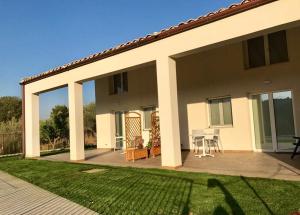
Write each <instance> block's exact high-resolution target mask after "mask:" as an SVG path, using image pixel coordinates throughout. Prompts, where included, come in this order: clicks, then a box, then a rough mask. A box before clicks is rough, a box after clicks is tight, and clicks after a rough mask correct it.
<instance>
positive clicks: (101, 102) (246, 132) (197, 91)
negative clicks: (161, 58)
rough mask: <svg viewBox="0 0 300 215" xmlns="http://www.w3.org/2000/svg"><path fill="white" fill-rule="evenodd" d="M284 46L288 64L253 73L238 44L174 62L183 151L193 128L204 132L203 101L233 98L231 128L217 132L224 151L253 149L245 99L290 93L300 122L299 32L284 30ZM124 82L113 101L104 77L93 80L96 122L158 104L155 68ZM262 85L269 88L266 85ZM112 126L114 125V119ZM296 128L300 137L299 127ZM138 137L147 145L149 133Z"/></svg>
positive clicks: (105, 144) (206, 124)
mask: <svg viewBox="0 0 300 215" xmlns="http://www.w3.org/2000/svg"><path fill="white" fill-rule="evenodd" d="M287 41H288V50H289V62H285V63H279V64H274V65H270V66H264V67H260V68H255V69H245V67H244V56H243V55H244V50H243V45H242V42H239V43H235V44H232V45H226V46H223V47H220V48H215V49H212V50H209V51H204V52H200V53H198V54H193V55H189V56H186V57H183V58H180V59H177V83H178V100H179V105H178V106H179V118H180V136H181V144H182V147H183V148H184V149H190V148H191V147H192V145H191V141H190V137H189V134H190V133H191V130H192V129H201V128H207V127H209V114H208V111H209V110H208V105H207V99H208V98H215V97H222V96H230V97H231V98H232V113H233V126H231V127H221V128H220V129H221V138H222V142H223V146H224V149H225V150H253V145H252V136H251V126H252V125H251V120H250V117H251V113H250V109H249V99H248V98H249V95H250V94H253V93H261V92H271V91H282V90H292V91H293V94H294V98H293V99H294V107H295V121H296V124H299V123H300V87H299V83H300V62H299V60H298V59H300V28H299V27H298V28H293V29H289V30H287ZM128 80H129V92H128V93H126V94H124V95H114V96H110V95H108V79H107V78H102V79H99V80H97V81H96V98H97V114H98V117H100V116H101V114H103V113H104V114H107V113H112V112H113V111H136V110H137V111H140V110H141V107H143V106H151V105H157V85H156V75H155V67H154V66H149V67H145V68H140V69H137V70H136V71H130V72H129V73H128ZM266 80H267V81H270V82H271V83H270V84H265V81H266ZM141 113H142V112H141ZM142 116H143V115H142ZM111 117H114V116H113V115H111ZM110 120H111V119H110ZM111 122H112V123H114V119H113V120H112V121H111ZM298 122H299V123H298ZM108 123H109V122H108V121H105V120H103V121H102V123H101V120H98V122H97V126H98V127H99V128H101V127H105V128H108V127H109V126H108V127H107V125H108ZM112 129H114V128H112ZM297 129H298V132H299V133H300V130H299V127H297ZM113 131H114V130H113ZM106 135H107V134H106V133H105V132H104V131H102V130H101V129H100V130H99V132H98V139H100V142H99V144H100V145H99V147H100V148H111V145H110V144H109V141H107V138H106V137H105V136H106ZM143 136H144V139H145V140H146V141H145V142H147V140H148V137H149V134H148V132H145V131H144V132H143ZM101 140H103V141H101ZM113 141H114V140H113Z"/></svg>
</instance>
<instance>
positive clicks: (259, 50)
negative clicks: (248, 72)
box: [246, 31, 288, 68]
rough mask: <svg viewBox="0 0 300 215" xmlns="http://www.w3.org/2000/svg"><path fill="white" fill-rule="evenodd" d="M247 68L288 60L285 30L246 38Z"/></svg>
mask: <svg viewBox="0 0 300 215" xmlns="http://www.w3.org/2000/svg"><path fill="white" fill-rule="evenodd" d="M246 46H247V49H246V51H247V53H246V56H247V58H246V59H247V62H246V64H247V65H246V66H247V67H248V68H255V67H260V66H265V65H270V64H275V63H280V62H285V61H288V48H287V39H286V32H285V31H278V32H275V33H271V34H268V35H267V36H260V37H256V38H253V39H249V40H247V43H246Z"/></svg>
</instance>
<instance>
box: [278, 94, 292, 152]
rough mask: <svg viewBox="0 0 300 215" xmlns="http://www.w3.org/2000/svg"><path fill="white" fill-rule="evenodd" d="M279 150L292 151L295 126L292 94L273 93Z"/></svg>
mask: <svg viewBox="0 0 300 215" xmlns="http://www.w3.org/2000/svg"><path fill="white" fill-rule="evenodd" d="M273 106H274V115H275V127H276V139H277V150H278V151H285V150H292V149H293V148H294V146H293V142H294V141H293V136H295V124H294V113H293V99H292V92H291V91H286V92H278V93H273Z"/></svg>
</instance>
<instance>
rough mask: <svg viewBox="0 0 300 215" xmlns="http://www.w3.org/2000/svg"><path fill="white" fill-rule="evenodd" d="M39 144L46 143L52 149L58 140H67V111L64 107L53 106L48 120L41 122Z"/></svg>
mask: <svg viewBox="0 0 300 215" xmlns="http://www.w3.org/2000/svg"><path fill="white" fill-rule="evenodd" d="M40 133H41V142H48V143H50V144H51V145H52V147H53V148H54V146H55V144H56V143H57V141H59V140H66V139H68V138H69V110H68V107H66V106H64V105H57V106H55V107H54V108H53V109H52V111H51V114H50V118H49V119H48V120H45V121H41V125H40Z"/></svg>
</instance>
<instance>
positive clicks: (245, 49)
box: [243, 30, 290, 70]
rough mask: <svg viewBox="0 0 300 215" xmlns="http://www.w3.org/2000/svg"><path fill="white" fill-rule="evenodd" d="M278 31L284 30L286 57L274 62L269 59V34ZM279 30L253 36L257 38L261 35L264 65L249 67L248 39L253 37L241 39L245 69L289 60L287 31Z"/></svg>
mask: <svg viewBox="0 0 300 215" xmlns="http://www.w3.org/2000/svg"><path fill="white" fill-rule="evenodd" d="M280 31H284V33H285V43H286V48H287V59H286V60H283V61H280V62H275V63H271V59H270V47H269V44H270V43H269V35H271V34H274V33H278V32H280ZM280 31H276V32H272V33H268V34H265V35H260V36H257V37H254V38H258V37H263V38H264V50H265V53H264V54H265V65H261V66H256V67H250V62H249V49H248V41H249V40H250V39H254V38H249V39H247V40H245V41H243V52H244V66H245V69H246V70H250V69H257V68H261V67H265V66H270V65H276V64H280V63H287V62H289V61H290V58H289V46H288V44H289V43H288V36H287V31H286V30H280Z"/></svg>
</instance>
